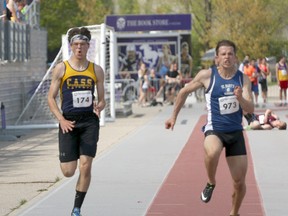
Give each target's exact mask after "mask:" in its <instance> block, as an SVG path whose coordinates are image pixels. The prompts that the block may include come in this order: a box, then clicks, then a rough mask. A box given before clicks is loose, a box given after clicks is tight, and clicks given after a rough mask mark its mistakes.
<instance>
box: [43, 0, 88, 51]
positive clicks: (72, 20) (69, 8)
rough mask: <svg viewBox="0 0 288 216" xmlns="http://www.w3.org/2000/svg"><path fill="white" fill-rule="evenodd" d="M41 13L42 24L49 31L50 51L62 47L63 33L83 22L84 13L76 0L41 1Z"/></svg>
mask: <svg viewBox="0 0 288 216" xmlns="http://www.w3.org/2000/svg"><path fill="white" fill-rule="evenodd" d="M40 13H41V16H40V18H41V20H40V23H41V26H42V27H45V28H46V30H47V33H48V50H49V51H53V50H55V49H59V48H60V47H61V35H62V34H65V33H66V32H67V30H68V29H69V28H71V27H73V26H79V25H81V24H82V21H81V17H82V15H83V14H82V13H81V11H80V10H79V8H78V4H77V1H74V0H58V1H41V8H40Z"/></svg>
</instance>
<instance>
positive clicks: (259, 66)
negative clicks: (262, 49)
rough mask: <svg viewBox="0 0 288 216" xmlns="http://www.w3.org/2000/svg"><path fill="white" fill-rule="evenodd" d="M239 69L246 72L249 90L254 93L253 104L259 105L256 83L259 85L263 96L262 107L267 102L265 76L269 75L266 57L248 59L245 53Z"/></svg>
mask: <svg viewBox="0 0 288 216" xmlns="http://www.w3.org/2000/svg"><path fill="white" fill-rule="evenodd" d="M239 70H240V71H242V72H243V73H244V74H246V75H247V76H248V77H249V79H250V81H251V90H252V92H253V95H254V99H255V100H254V101H255V106H256V107H259V103H258V96H259V88H258V84H260V86H261V94H262V98H263V105H262V106H263V107H265V106H266V103H267V92H268V84H267V77H268V76H269V75H270V70H269V65H268V63H267V61H266V58H264V57H263V58H259V59H257V60H256V59H250V57H249V56H248V55H247V56H245V58H244V60H243V62H242V63H241V64H240V66H239Z"/></svg>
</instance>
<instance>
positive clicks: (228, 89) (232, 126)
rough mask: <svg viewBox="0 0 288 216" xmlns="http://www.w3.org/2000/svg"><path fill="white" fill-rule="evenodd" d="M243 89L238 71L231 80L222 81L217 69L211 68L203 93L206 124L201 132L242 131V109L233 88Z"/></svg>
mask: <svg viewBox="0 0 288 216" xmlns="http://www.w3.org/2000/svg"><path fill="white" fill-rule="evenodd" d="M236 86H240V87H243V73H242V72H241V71H239V70H237V72H236V73H235V75H234V76H233V77H232V78H231V79H223V78H222V77H221V76H220V74H219V72H218V70H217V68H216V67H212V73H211V80H210V84H209V87H208V89H207V90H206V92H205V98H206V103H207V111H208V116H207V123H206V125H205V126H204V127H203V132H204V133H205V132H206V131H215V132H224V133H229V132H234V131H241V130H243V127H242V108H241V107H240V105H239V102H238V100H237V99H236V96H235V95H234V88H235V87H236Z"/></svg>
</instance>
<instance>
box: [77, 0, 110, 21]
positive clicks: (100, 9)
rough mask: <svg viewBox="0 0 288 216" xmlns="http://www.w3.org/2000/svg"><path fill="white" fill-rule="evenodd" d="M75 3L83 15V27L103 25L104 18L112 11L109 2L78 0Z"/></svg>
mask: <svg viewBox="0 0 288 216" xmlns="http://www.w3.org/2000/svg"><path fill="white" fill-rule="evenodd" d="M77 2H78V6H79V8H80V10H81V12H82V14H83V17H82V22H83V23H85V25H95V24H101V23H104V22H105V16H106V15H107V14H110V13H111V11H112V8H111V5H112V4H111V0H110V1H103V0H78V1H77ZM109 2H110V4H109Z"/></svg>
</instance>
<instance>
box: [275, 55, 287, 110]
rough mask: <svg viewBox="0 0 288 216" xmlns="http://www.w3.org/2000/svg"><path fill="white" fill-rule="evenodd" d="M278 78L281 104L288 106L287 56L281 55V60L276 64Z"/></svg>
mask: <svg viewBox="0 0 288 216" xmlns="http://www.w3.org/2000/svg"><path fill="white" fill-rule="evenodd" d="M276 78H277V82H278V85H279V87H280V90H279V99H280V104H279V105H280V106H287V88H288V73H287V65H286V57H285V56H281V58H280V60H279V62H278V63H277V64H276Z"/></svg>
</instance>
